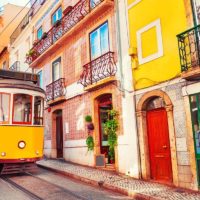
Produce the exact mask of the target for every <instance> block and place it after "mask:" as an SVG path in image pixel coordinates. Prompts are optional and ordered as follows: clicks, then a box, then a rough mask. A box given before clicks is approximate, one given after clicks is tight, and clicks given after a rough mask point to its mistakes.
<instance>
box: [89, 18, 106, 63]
mask: <svg viewBox="0 0 200 200" xmlns="http://www.w3.org/2000/svg"><path fill="white" fill-rule="evenodd" d="M105 24H107V27H108V51H107V52H106V53H108V52H109V51H110V31H109V23H108V20H106V21H105V22H103V23H101V24H100V25H99V26H98V27H96V28H95V29H93V30H92V31H91V32H89V49H90V61H93V60H95V59H97V58H99V57H101V56H103V55H104V54H106V53H103V54H102V52H101V55H99V56H98V57H96V58H94V59H92V49H91V40H90V36H91V34H92V33H94V32H95V31H97V30H98V29H100V28H101V27H103V26H104V25H105ZM100 48H101V38H100ZM100 51H101V49H100Z"/></svg>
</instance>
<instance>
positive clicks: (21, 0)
mask: <svg viewBox="0 0 200 200" xmlns="http://www.w3.org/2000/svg"><path fill="white" fill-rule="evenodd" d="M28 2H29V0H0V7H1V6H3V5H5V4H7V3H12V4H15V5H19V6H25V5H26V4H27V3H28Z"/></svg>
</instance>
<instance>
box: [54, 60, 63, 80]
mask: <svg viewBox="0 0 200 200" xmlns="http://www.w3.org/2000/svg"><path fill="white" fill-rule="evenodd" d="M60 78H61V57H60V58H58V59H56V60H55V61H54V62H53V63H52V82H54V81H57V80H58V79H60Z"/></svg>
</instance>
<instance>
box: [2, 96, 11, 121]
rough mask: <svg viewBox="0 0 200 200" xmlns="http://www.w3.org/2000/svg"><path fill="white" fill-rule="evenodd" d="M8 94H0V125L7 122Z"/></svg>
mask: <svg viewBox="0 0 200 200" xmlns="http://www.w3.org/2000/svg"><path fill="white" fill-rule="evenodd" d="M9 107H10V94H5V93H0V124H6V123H8V122H9Z"/></svg>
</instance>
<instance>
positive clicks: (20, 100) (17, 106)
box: [13, 94, 32, 124]
mask: <svg viewBox="0 0 200 200" xmlns="http://www.w3.org/2000/svg"><path fill="white" fill-rule="evenodd" d="M13 101H14V103H13V112H14V113H13V123H14V124H31V118H32V114H31V111H32V96H30V95H27V94H15V95H14V97H13Z"/></svg>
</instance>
